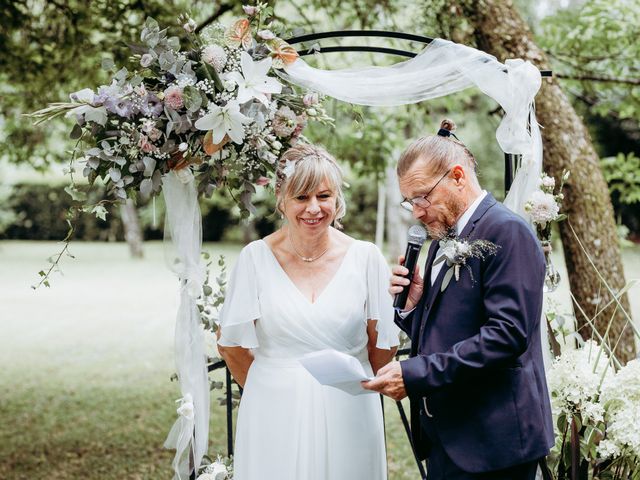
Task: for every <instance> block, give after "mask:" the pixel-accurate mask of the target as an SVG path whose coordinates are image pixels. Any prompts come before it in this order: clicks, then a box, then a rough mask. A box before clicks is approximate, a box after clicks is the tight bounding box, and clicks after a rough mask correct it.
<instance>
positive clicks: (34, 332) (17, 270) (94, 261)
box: [0, 242, 416, 480]
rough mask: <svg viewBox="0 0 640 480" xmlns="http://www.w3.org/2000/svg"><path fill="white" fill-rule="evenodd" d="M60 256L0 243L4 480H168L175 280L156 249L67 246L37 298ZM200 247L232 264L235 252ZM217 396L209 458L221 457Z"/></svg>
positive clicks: (409, 473)
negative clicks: (133, 256) (42, 277)
mask: <svg viewBox="0 0 640 480" xmlns="http://www.w3.org/2000/svg"><path fill="white" fill-rule="evenodd" d="M57 248H58V246H57V244H55V243H53V242H0V365H1V366H2V368H1V369H0V391H1V392H2V393H0V479H3V480H18V479H25V480H26V479H32V478H47V479H50V480H62V479H77V478H86V479H96V480H97V479H100V480H116V479H117V480H122V479H159V478H165V479H169V478H171V475H172V472H171V460H172V458H173V456H172V452H171V451H168V450H164V449H163V448H162V443H163V442H164V439H165V436H166V434H167V433H168V431H169V428H170V427H171V425H172V424H173V421H174V420H175V418H176V414H175V403H174V401H175V399H176V398H178V397H179V396H180V395H179V391H178V388H177V385H176V384H175V383H173V382H170V381H169V378H170V376H171V374H172V373H173V372H174V367H173V333H174V322H175V314H176V311H177V306H178V282H177V280H176V279H175V277H174V276H173V274H172V273H171V272H170V271H169V270H168V269H167V268H166V266H165V264H164V258H163V250H162V245H161V244H160V243H149V244H147V245H146V247H145V258H144V259H143V260H140V261H133V260H130V259H129V257H128V252H127V247H126V246H125V245H123V244H104V243H100V244H99V243H80V242H78V243H75V244H73V245H72V249H71V253H72V254H73V255H74V256H75V257H76V258H75V260H74V259H64V260H63V271H64V275H62V276H61V275H55V276H54V277H53V280H52V287H51V288H49V289H47V288H41V289H39V290H37V291H33V290H32V289H31V288H30V285H32V284H33V283H34V282H36V281H37V279H38V276H37V272H38V271H39V270H40V269H42V268H43V267H44V266H45V261H44V259H46V258H47V257H48V256H49V255H51V254H53V253H55V252H56V251H57V250H56V249H57ZM205 249H206V250H208V251H210V252H211V253H213V254H214V255H217V254H219V253H224V254H225V255H226V256H227V260H228V264H229V265H232V264H233V262H234V261H235V257H236V256H237V253H238V251H239V247H238V246H235V245H220V244H216V245H207V246H206V247H205ZM219 375H220V376H221V378H220V379H222V375H221V373H220V374H219ZM218 395H220V391H219V390H215V391H214V392H213V396H212V402H211V429H210V444H211V445H210V452H211V453H214V452H220V453H225V452H226V429H225V409H224V407H221V406H219V405H218V402H217V401H216V396H218ZM385 403H386V410H387V415H386V417H387V429H388V438H387V440H388V445H389V447H388V448H389V469H390V478H391V479H394V480H404V479H406V480H408V479H414V478H416V473H415V472H416V467H415V465H414V464H413V463H412V457H411V451H410V449H409V446H408V443H407V441H406V438H405V433H404V430H403V429H402V424H401V423H400V418H399V416H398V413H397V409H396V407H395V404H394V403H393V402H391V401H386V402H385ZM406 408H407V409H408V406H407V407H406ZM265 413H267V412H265Z"/></svg>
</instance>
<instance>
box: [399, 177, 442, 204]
mask: <svg viewBox="0 0 640 480" xmlns="http://www.w3.org/2000/svg"><path fill="white" fill-rule="evenodd" d="M450 171H451V169H449V170H447V171H446V172H445V174H444V175H443V176H442V177H440V180H438V181H437V182H436V184H435V185H434V186H433V187H431V189H430V190H429V191H428V192H427V194H426V195H420V196H419V197H415V198H412V199H411V200H408V199H406V198H405V199H404V200H403V201H402V202H400V206H401V207H402V208H404V209H405V210H408V211H410V212H413V206H414V205H417V206H418V207H420V208H429V207H430V206H431V201H430V200H429V198H428V197H429V195H431V192H433V191H434V190H435V188H436V187H437V186H438V184H439V183H440V182H441V181H442V180H444V178H445V177H446V176H447V175H449V172H450Z"/></svg>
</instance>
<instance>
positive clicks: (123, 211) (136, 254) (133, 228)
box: [120, 198, 143, 258]
mask: <svg viewBox="0 0 640 480" xmlns="http://www.w3.org/2000/svg"><path fill="white" fill-rule="evenodd" d="M120 217H121V218H122V228H123V229H124V239H125V240H126V242H127V244H128V245H129V252H130V253H131V256H132V257H133V258H142V257H143V250H142V229H141V228H140V220H139V219H138V211H137V210H136V207H135V205H134V204H133V200H131V199H130V198H128V199H127V201H126V202H125V203H124V204H123V205H122V206H121V207H120Z"/></svg>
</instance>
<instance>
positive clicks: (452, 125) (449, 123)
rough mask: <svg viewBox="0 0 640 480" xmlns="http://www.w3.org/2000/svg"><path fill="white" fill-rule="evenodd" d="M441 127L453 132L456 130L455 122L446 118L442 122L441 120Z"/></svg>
mask: <svg viewBox="0 0 640 480" xmlns="http://www.w3.org/2000/svg"><path fill="white" fill-rule="evenodd" d="M440 128H442V129H444V130H449V131H450V132H452V133H453V132H455V131H456V124H455V123H454V121H453V120H450V119H448V118H445V119H444V120H442V122H440Z"/></svg>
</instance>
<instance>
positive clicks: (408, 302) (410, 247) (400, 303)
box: [362, 225, 427, 401]
mask: <svg viewBox="0 0 640 480" xmlns="http://www.w3.org/2000/svg"><path fill="white" fill-rule="evenodd" d="M408 238H409V241H408V243H407V251H406V252H405V254H404V255H403V256H400V257H398V264H399V265H394V267H393V268H392V269H391V273H392V275H391V279H390V286H389V293H390V294H391V295H394V296H395V299H394V302H393V306H394V308H395V309H396V311H398V312H409V311H411V310H413V309H414V308H415V307H416V305H417V304H418V302H419V301H420V298H421V297H422V292H423V291H424V280H423V279H422V277H421V276H420V267H419V266H418V257H419V255H420V249H421V248H422V244H423V243H424V241H425V240H426V238H427V232H426V230H425V229H424V228H423V227H421V226H419V225H414V226H412V227H411V228H409V235H408ZM362 386H363V387H364V388H365V389H367V390H373V391H376V392H379V393H382V394H383V395H386V396H388V397H391V398H393V399H394V400H396V401H400V400H402V399H403V398H404V397H406V396H407V391H406V389H405V386H404V380H403V379H402V368H401V367H400V362H398V361H393V362H390V363H388V364H387V365H385V366H384V367H382V368H381V369H380V370H378V373H377V374H376V377H375V378H374V379H373V380H371V381H369V382H362Z"/></svg>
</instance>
